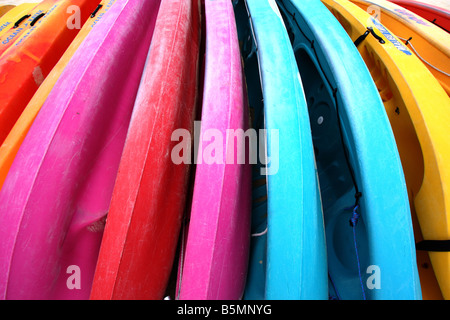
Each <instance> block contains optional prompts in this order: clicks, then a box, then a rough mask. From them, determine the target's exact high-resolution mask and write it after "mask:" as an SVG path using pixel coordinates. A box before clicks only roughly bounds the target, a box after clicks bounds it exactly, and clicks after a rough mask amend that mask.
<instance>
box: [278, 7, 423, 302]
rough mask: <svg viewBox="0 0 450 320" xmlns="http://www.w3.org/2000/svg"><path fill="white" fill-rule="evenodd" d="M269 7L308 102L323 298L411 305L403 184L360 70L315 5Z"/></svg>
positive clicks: (373, 91)
mask: <svg viewBox="0 0 450 320" xmlns="http://www.w3.org/2000/svg"><path fill="white" fill-rule="evenodd" d="M278 4H279V6H280V11H281V13H282V15H283V17H284V19H285V24H286V29H287V31H288V34H289V37H290V39H291V41H292V47H293V50H294V54H295V57H296V61H297V63H298V67H299V70H300V76H301V78H302V81H303V84H304V90H305V95H306V100H307V101H308V111H309V118H310V122H311V129H312V137H313V145H314V150H315V157H316V162H317V170H318V175H319V185H320V193H321V199H322V206H323V211H324V220H325V233H326V241H327V253H328V256H327V258H328V275H329V295H330V298H331V299H352V300H356V299H370V300H372V299H374V300H379V299H380V300H390V299H407V300H412V299H420V298H421V291H420V282H419V278H418V271H417V265H416V252H415V246H414V244H415V243H414V235H413V228H412V222H411V211H410V208H409V203H408V193H407V189H406V184H405V177H404V174H403V169H402V165H401V161H400V157H399V153H398V150H397V146H396V142H395V139H394V135H393V132H392V129H391V126H390V123H389V119H388V117H387V115H386V112H385V110H384V107H383V104H382V101H381V99H380V96H379V94H378V91H377V88H376V86H375V84H374V82H373V80H372V78H371V75H370V73H369V71H368V68H367V67H366V65H365V63H364V61H363V59H362V58H361V55H360V54H359V52H358V50H357V49H356V48H355V46H354V44H353V42H352V41H351V40H350V38H349V36H348V35H347V34H346V32H345V30H344V28H342V27H341V25H340V24H339V22H338V21H337V20H336V19H335V18H334V16H333V15H332V14H331V13H330V11H329V10H327V8H326V7H325V5H323V4H322V3H321V2H320V1H316V0H308V1H305V0H293V1H288V0H283V1H278ZM317 21H321V23H317ZM392 221H395V222H393V223H392ZM381 239H382V241H381Z"/></svg>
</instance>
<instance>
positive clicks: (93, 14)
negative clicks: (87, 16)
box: [91, 4, 103, 18]
mask: <svg viewBox="0 0 450 320" xmlns="http://www.w3.org/2000/svg"><path fill="white" fill-rule="evenodd" d="M102 7H103V5H102V4H99V5H98V6H97V8H95V10H94V11H92V13H91V18H93V17H95V15H96V14H97V12H98V10H100V9H101V8H102Z"/></svg>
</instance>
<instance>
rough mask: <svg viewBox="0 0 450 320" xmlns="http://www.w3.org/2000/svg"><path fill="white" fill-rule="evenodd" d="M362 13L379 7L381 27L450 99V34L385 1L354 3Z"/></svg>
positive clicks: (363, 0)
mask: <svg viewBox="0 0 450 320" xmlns="http://www.w3.org/2000/svg"><path fill="white" fill-rule="evenodd" d="M351 2H353V3H354V4H356V5H358V6H359V7H360V8H362V9H363V10H367V8H368V7H369V6H376V7H377V8H378V9H377V10H379V12H380V15H381V23H382V24H383V26H385V27H386V28H387V29H388V30H389V31H391V32H392V34H393V35H394V36H396V37H397V38H398V39H400V40H402V41H403V42H404V43H405V44H406V45H407V47H408V48H410V49H411V51H412V52H414V54H415V55H417V56H418V57H419V58H420V59H421V60H422V61H423V63H424V64H425V65H426V66H427V68H428V70H430V72H431V73H432V74H433V75H434V76H435V77H436V79H438V80H439V82H440V83H441V85H442V87H443V88H444V90H445V91H446V92H447V94H448V95H449V96H450V63H449V61H450V34H449V33H447V32H445V31H444V30H442V29H441V28H439V27H437V26H435V25H434V24H433V23H431V22H428V21H427V20H425V19H423V18H421V17H420V16H418V15H416V14H414V13H412V12H411V11H408V10H406V9H404V8H402V7H400V6H398V5H396V4H394V3H391V2H388V1H384V0H370V1H368V0H367V1H366V0H351Z"/></svg>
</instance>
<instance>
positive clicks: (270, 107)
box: [233, 0, 328, 299]
mask: <svg viewBox="0 0 450 320" xmlns="http://www.w3.org/2000/svg"><path fill="white" fill-rule="evenodd" d="M233 3H234V6H235V15H236V20H237V26H238V35H239V39H240V42H241V44H242V47H241V53H242V55H243V59H244V66H245V70H244V71H245V76H246V79H247V87H248V99H249V106H250V111H251V114H252V115H253V117H252V121H253V128H254V129H256V130H258V134H259V135H258V141H259V146H260V148H259V149H258V154H259V155H264V154H267V157H266V158H265V157H259V160H260V161H258V164H257V165H255V166H254V171H253V186H254V187H253V208H252V239H251V248H250V250H251V251H250V263H249V272H248V277H247V284H246V288H245V293H244V299H327V298H328V289H327V281H328V280H327V263H326V248H325V233H324V222H323V214H322V209H321V204H320V194H319V188H318V178H317V172H316V169H315V161H314V150H313V145H312V136H311V127H310V124H309V118H308V110H307V105H306V100H305V96H304V93H303V87H302V83H301V80H300V76H299V71H298V67H297V64H296V61H295V57H294V52H293V50H292V47H291V44H290V41H289V38H288V35H287V33H286V29H285V27H284V24H283V21H282V19H281V16H280V13H279V11H278V9H277V6H276V4H275V2H274V1H269V2H267V1H260V0H247V1H234V2H233ZM249 16H251V18H249ZM264 130H265V131H264ZM261 141H262V143H261ZM265 145H267V150H264V149H265Z"/></svg>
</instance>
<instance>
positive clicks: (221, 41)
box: [177, 0, 251, 300]
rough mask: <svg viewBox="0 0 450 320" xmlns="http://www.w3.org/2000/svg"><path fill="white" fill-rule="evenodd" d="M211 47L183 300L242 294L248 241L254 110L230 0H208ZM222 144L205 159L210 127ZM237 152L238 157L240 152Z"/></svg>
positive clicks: (183, 264)
mask: <svg viewBox="0 0 450 320" xmlns="http://www.w3.org/2000/svg"><path fill="white" fill-rule="evenodd" d="M205 20H206V52H205V56H206V57H205V62H206V65H205V76H204V79H205V80H204V88H203V102H202V116H201V131H200V141H202V143H201V145H200V147H199V152H198V155H197V162H196V164H197V166H196V172H195V182H194V190H193V198H192V207H191V212H190V218H189V223H188V228H189V229H188V232H187V239H186V243H185V245H183V249H182V251H181V252H182V256H181V257H180V261H181V262H180V272H179V279H178V285H177V288H179V293H178V294H177V297H178V298H179V299H187V300H193V299H195V300H212V299H215V300H217V299H219V300H225V299H226V300H230V299H232V300H237V299H240V298H242V295H243V293H244V286H245V280H246V274H247V266H248V255H249V245H250V207H251V167H250V163H249V161H248V156H249V155H246V154H245V153H246V150H248V149H245V145H244V144H245V140H244V134H245V133H246V132H247V129H248V125H249V114H248V105H247V101H246V99H247V96H246V92H245V91H246V87H245V82H244V75H243V69H242V65H241V54H240V51H239V42H238V36H237V30H236V23H235V17H234V12H233V6H232V4H231V1H229V0H219V1H213V0H207V1H205ZM211 132H212V133H214V136H215V137H222V142H221V145H220V146H218V147H217V148H216V149H217V150H222V151H223V152H222V154H219V155H218V156H217V157H215V158H214V159H208V158H209V157H210V156H211V154H210V153H208V148H209V144H207V143H206V142H205V141H203V137H207V135H208V134H209V133H211ZM236 156H237V157H236Z"/></svg>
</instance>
